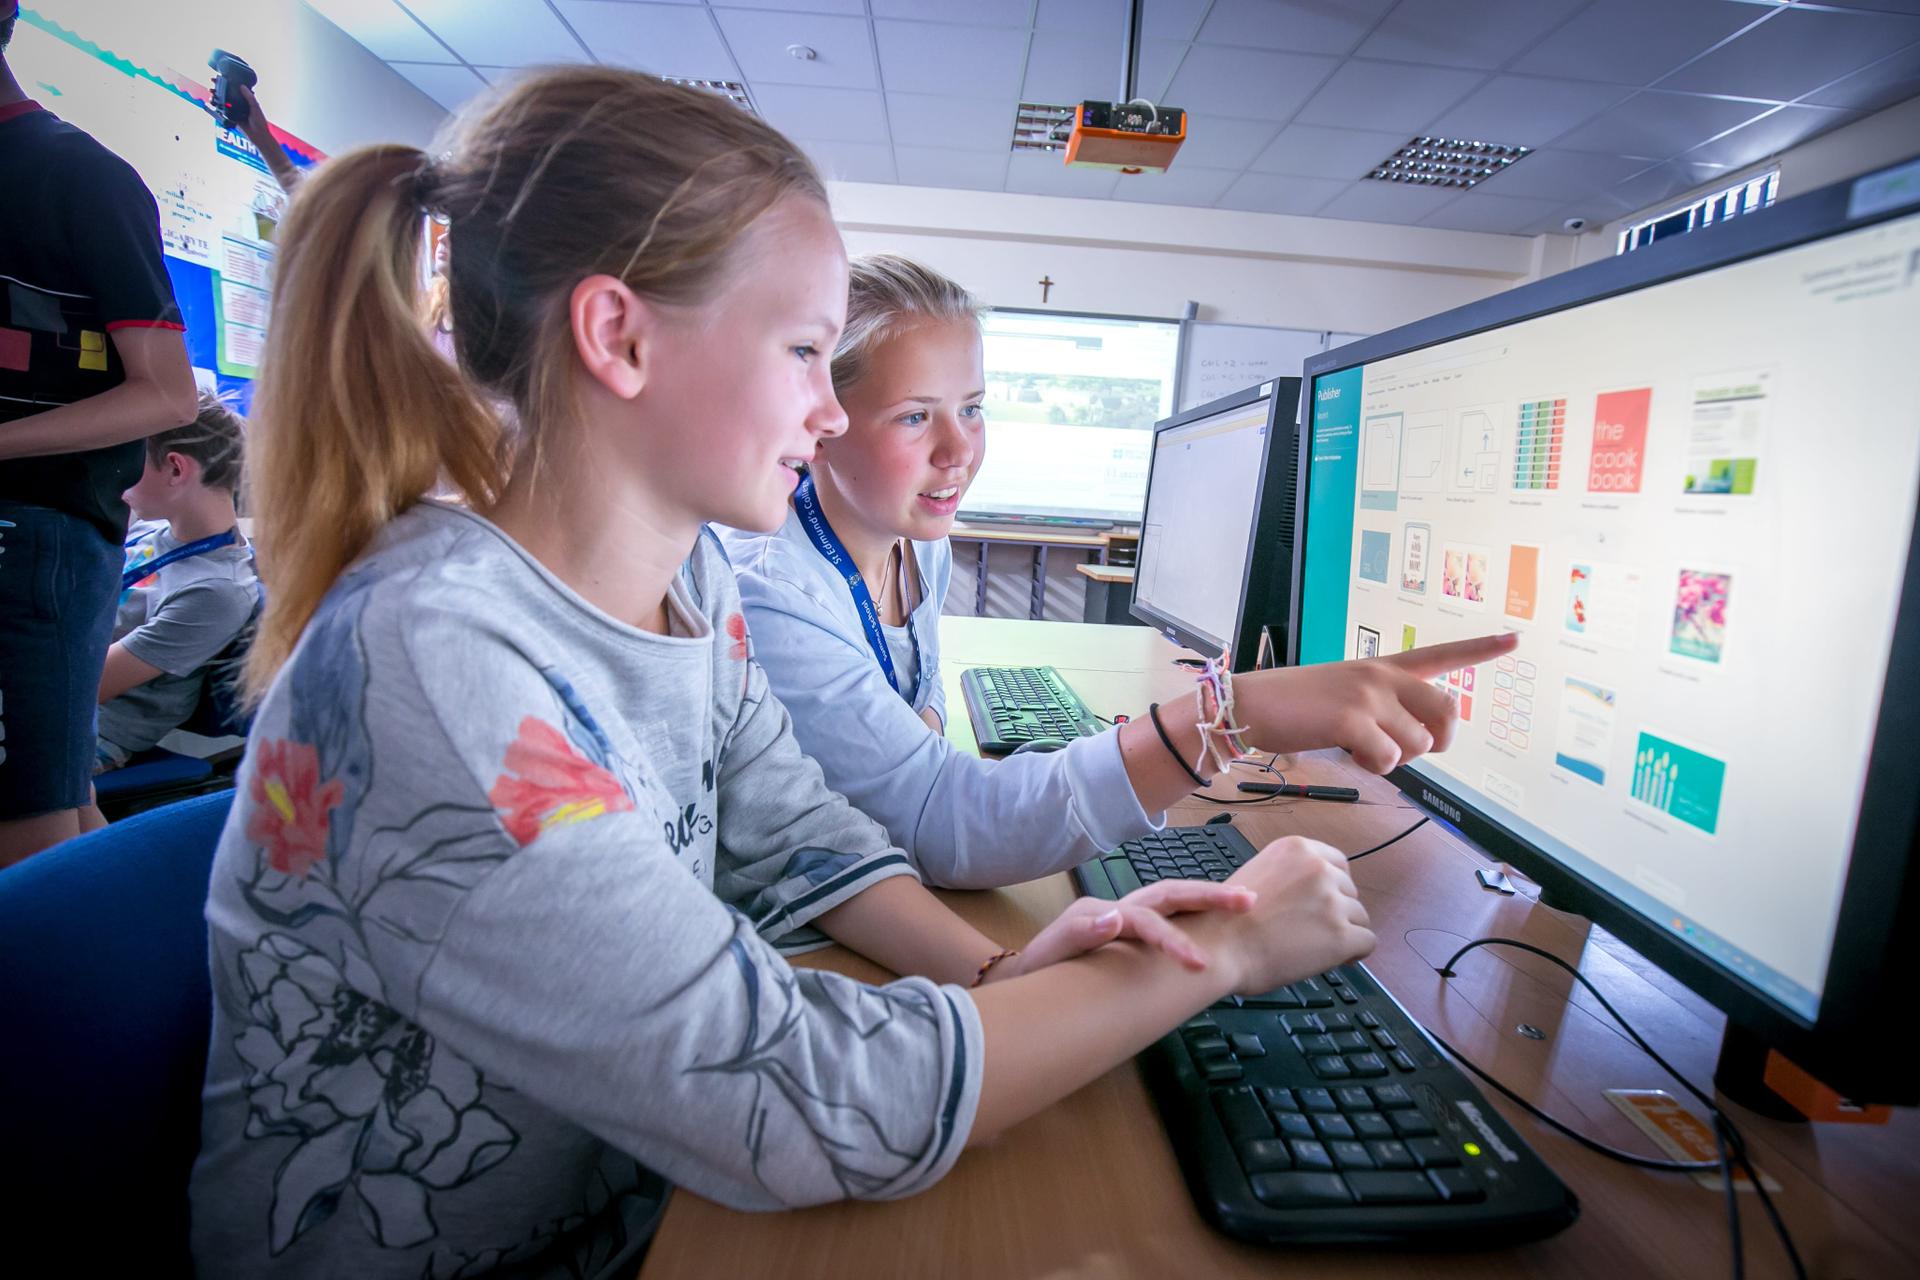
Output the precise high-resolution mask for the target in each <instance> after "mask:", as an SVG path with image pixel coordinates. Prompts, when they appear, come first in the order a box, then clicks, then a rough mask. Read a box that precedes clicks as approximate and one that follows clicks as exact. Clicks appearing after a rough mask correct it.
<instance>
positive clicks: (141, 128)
mask: <svg viewBox="0 0 1920 1280" xmlns="http://www.w3.org/2000/svg"><path fill="white" fill-rule="evenodd" d="M59 16H60V15H59V14H58V13H57V12H56V13H55V14H54V15H53V16H48V15H46V14H43V13H41V12H40V11H39V10H37V9H34V8H30V7H22V9H21V10H20V21H19V25H18V27H17V28H16V30H15V32H14V37H13V44H12V46H11V47H10V48H9V49H8V50H7V59H8V64H9V65H10V66H11V67H12V69H13V71H14V73H15V75H16V76H17V77H18V78H19V80H20V83H21V86H22V87H23V88H24V89H25V90H26V91H27V94H28V96H30V97H32V98H35V99H36V100H38V101H39V103H40V104H41V105H42V106H43V107H45V108H46V109H47V110H49V111H51V112H53V113H54V114H55V115H57V116H59V117H60V118H61V119H62V120H65V121H67V122H68V123H69V124H72V125H74V126H76V127H77V128H80V129H84V130H86V131H87V132H88V133H90V134H92V135H93V137H94V138H96V139H97V140H98V141H99V142H100V144H101V145H102V146H104V147H106V148H107V149H108V150H110V151H112V152H114V153H115V154H116V155H118V156H119V157H120V158H121V159H123V160H125V161H126V162H127V163H128V164H130V165H132V166H133V168H134V171H135V172H136V173H138V174H139V175H140V179H141V181H143V182H144V183H146V185H147V189H148V190H149V191H151V192H152V193H153V197H154V200H155V201H156V202H157V203H158V205H159V208H160V238H161V247H162V250H163V252H164V254H165V262H166V268H167V274H168V276H169V277H170V278H171V279H172V281H173V292H174V297H175V299H176V300H177V301H178V303H179V305H180V314H181V317H182V318H183V319H184V320H185V322H186V326H187V333H186V339H187V354H188V357H189V359H190V360H191V361H192V363H193V368H194V377H195V379H196V380H197V381H198V382H199V383H200V385H201V386H202V387H204V388H207V389H210V390H218V391H222V392H226V393H229V394H230V395H232V396H233V398H234V400H235V402H236V404H237V405H238V406H239V407H240V408H241V409H242V410H244V409H245V407H246V404H247V400H248V395H249V391H250V389H251V386H252V379H253V377H254V375H255V373H256V371H257V366H258V363H259V359H260V353H261V351H262V350H263V349H264V348H265V345H266V339H267V327H268V316H269V314H270V311H271V307H270V305H269V304H270V299H269V293H268V289H269V284H270V280H271V276H272V272H273V259H274V248H273V236H274V231H275V228H276V227H277V226H278V225H279V222H280V218H281V215H282V214H283V213H284V211H285V208H286V200H287V197H286V193H285V192H283V191H281V190H280V185H279V183H277V182H275V181H274V179H273V176H272V174H270V173H269V172H268V170H267V166H266V162H265V161H264V160H262V159H261V157H260V153H259V152H258V151H256V150H255V149H254V147H253V144H252V143H250V142H248V141H247V139H246V138H245V137H244V136H243V135H242V134H241V133H240V132H239V131H238V130H231V129H222V128H221V127H220V126H219V125H217V124H216V123H214V120H213V117H212V116H211V115H210V114H209V113H208V111H207V109H206V106H205V103H206V101H207V100H208V96H209V94H208V90H207V87H206V86H205V85H204V84H202V83H200V82H199V81H196V80H194V79H192V78H190V77H187V76H185V75H182V74H180V73H179V72H177V71H174V70H171V69H169V68H166V67H162V66H157V65H149V63H148V61H147V60H145V59H143V58H142V57H141V55H140V51H139V50H134V49H118V48H114V47H112V45H113V41H114V37H115V34H116V33H115V32H112V31H84V32H80V31H74V30H71V29H69V28H68V27H65V26H63V25H61V23H60V22H59V21H58V18H59ZM204 74H206V75H208V76H211V75H212V72H210V71H207V72H204ZM274 132H275V134H276V135H277V136H278V138H279V140H280V142H281V144H282V145H283V146H284V147H285V148H286V149H287V153H288V155H289V156H290V157H291V158H292V159H293V162H294V163H295V164H296V165H299V166H301V167H306V166H309V165H312V164H314V163H316V162H317V161H318V160H320V159H322V158H323V156H322V153H321V152H319V151H317V150H316V149H314V148H313V147H311V146H309V145H307V144H306V143H304V142H302V141H301V140H300V139H299V138H297V137H295V136H293V135H292V134H289V133H286V132H285V131H283V130H281V129H279V128H278V127H277V126H276V127H275V129H274Z"/></svg>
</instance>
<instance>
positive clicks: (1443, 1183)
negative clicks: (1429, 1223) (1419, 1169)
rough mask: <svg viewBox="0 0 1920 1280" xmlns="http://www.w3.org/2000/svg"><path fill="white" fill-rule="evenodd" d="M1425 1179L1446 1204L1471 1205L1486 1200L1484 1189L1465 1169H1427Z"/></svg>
mask: <svg viewBox="0 0 1920 1280" xmlns="http://www.w3.org/2000/svg"><path fill="white" fill-rule="evenodd" d="M1427 1178H1428V1179H1429V1180H1430V1181H1431V1182H1432V1183H1433V1185H1434V1187H1435V1189H1436V1190H1438V1191H1439V1192H1440V1194H1441V1195H1442V1196H1443V1197H1445V1199H1446V1201H1447V1203H1448V1204H1472V1203H1474V1202H1475V1201H1478V1200H1485V1199H1486V1198H1487V1193H1486V1189H1485V1188H1483V1187H1482V1186H1481V1185H1480V1183H1479V1182H1478V1180H1476V1179H1475V1178H1474V1176H1473V1175H1472V1174H1470V1173H1468V1172H1467V1171H1466V1170H1465V1169H1429V1170H1427Z"/></svg>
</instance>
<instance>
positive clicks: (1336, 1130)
mask: <svg viewBox="0 0 1920 1280" xmlns="http://www.w3.org/2000/svg"><path fill="white" fill-rule="evenodd" d="M1313 1132H1314V1134H1315V1136H1317V1137H1321V1138H1351V1137H1353V1126H1352V1125H1351V1124H1348V1123H1347V1118H1346V1117H1345V1116H1315V1117H1314V1118H1313Z"/></svg>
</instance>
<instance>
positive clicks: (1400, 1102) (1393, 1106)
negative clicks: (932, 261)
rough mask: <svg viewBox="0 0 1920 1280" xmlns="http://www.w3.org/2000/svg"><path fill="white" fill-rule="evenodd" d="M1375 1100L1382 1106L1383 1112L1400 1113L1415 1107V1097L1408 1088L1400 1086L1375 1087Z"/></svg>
mask: <svg viewBox="0 0 1920 1280" xmlns="http://www.w3.org/2000/svg"><path fill="white" fill-rule="evenodd" d="M1373 1100H1374V1101H1375V1102H1377V1103H1379V1104H1380V1109H1381V1110H1382V1111H1398V1110H1401V1109H1403V1108H1406V1107H1411V1106H1412V1105H1413V1095H1412V1094H1410V1093H1408V1092H1407V1087H1406V1086H1405V1085H1400V1084H1382V1085H1376V1086H1374V1090H1373Z"/></svg>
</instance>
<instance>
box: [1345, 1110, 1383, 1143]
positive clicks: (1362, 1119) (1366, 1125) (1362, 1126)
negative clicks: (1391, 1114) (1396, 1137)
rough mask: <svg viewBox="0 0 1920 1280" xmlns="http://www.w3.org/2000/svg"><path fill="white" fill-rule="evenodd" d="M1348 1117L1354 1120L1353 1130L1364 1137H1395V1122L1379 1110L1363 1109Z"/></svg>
mask: <svg viewBox="0 0 1920 1280" xmlns="http://www.w3.org/2000/svg"><path fill="white" fill-rule="evenodd" d="M1347 1118H1348V1119H1349V1120H1351V1121H1352V1122H1353V1131H1354V1132H1355V1133H1357V1134H1359V1135H1360V1136H1361V1137H1363V1138H1391V1137H1393V1123H1392V1122H1391V1121H1390V1120H1388V1119H1387V1118H1386V1117H1385V1116H1383V1115H1381V1114H1380V1113H1379V1112H1378V1111H1363V1112H1361V1113H1360V1114H1359V1115H1357V1116H1348V1117H1347Z"/></svg>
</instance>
